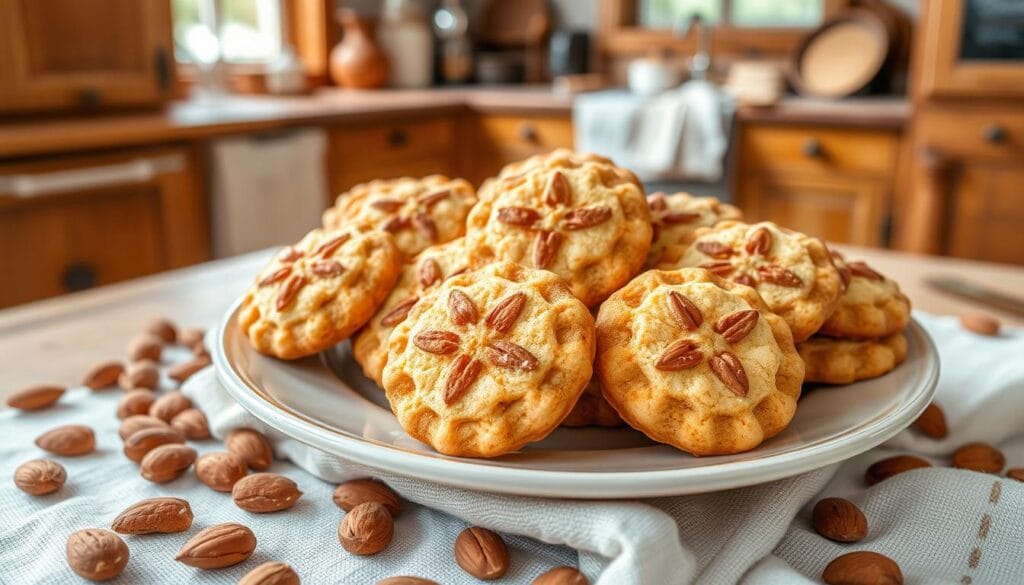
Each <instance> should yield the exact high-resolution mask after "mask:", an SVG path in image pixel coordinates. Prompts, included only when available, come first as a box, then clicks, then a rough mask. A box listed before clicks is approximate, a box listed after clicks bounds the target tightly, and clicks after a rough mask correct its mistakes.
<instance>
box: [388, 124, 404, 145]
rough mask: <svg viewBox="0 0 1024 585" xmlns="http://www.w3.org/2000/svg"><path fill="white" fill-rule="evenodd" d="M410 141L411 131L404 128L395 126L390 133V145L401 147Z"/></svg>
mask: <svg viewBox="0 0 1024 585" xmlns="http://www.w3.org/2000/svg"><path fill="white" fill-rule="evenodd" d="M408 143H409V133H408V132H406V131H405V130H403V129H402V128H395V129H394V130H392V131H391V132H389V133H388V146H390V147H391V148H401V147H403V146H405V145H406V144H408Z"/></svg>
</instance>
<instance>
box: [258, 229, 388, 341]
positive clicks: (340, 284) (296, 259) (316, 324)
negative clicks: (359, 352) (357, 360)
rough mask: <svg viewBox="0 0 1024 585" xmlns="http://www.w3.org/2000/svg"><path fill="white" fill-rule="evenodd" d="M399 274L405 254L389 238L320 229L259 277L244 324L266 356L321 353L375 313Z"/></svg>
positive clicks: (276, 259)
mask: <svg viewBox="0 0 1024 585" xmlns="http://www.w3.org/2000/svg"><path fill="white" fill-rule="evenodd" d="M400 268H401V253H400V252H399V251H398V248H396V247H395V243H394V241H393V240H392V238H391V236H390V235H388V234H386V233H383V232H359V231H355V230H334V231H329V230H321V229H315V230H313V231H311V232H309V233H308V234H306V236H305V237H304V238H302V241H300V242H299V243H298V244H296V245H295V246H289V247H287V248H285V249H284V250H282V251H281V252H279V253H278V254H277V255H276V256H275V257H274V259H273V260H272V261H271V262H270V264H269V265H268V266H267V267H266V268H264V269H263V271H261V272H260V274H259V275H258V276H257V277H256V282H255V283H254V284H253V285H252V287H250V289H249V291H248V292H247V293H246V294H245V297H243V299H242V305H241V307H240V308H239V311H238V324H239V326H240V327H241V328H242V331H243V332H244V333H245V335H246V336H247V337H248V338H249V341H250V342H251V343H252V345H253V347H254V348H256V350H257V351H259V352H260V353H265V354H268V355H272V356H276V357H279V358H282V359H295V358H299V357H303V356H307V355H312V354H315V353H319V352H321V351H324V350H325V349H327V348H329V347H331V346H333V345H335V344H336V343H338V342H340V341H342V340H344V339H346V338H348V336H350V335H351V334H352V333H353V332H354V331H355V330H356V329H358V328H359V327H361V326H362V325H363V323H365V322H366V321H367V319H369V318H370V317H371V316H372V315H373V313H374V311H376V310H377V307H378V305H380V303H381V302H382V301H383V300H384V297H385V296H387V293H388V292H389V291H390V290H391V287H392V286H393V285H394V284H395V281H396V280H397V279H398V273H399V270H400Z"/></svg>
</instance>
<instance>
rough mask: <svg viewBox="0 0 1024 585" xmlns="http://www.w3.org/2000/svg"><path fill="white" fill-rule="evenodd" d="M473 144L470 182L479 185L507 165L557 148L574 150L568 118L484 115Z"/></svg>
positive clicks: (468, 157) (570, 124) (478, 119)
mask: <svg viewBox="0 0 1024 585" xmlns="http://www.w3.org/2000/svg"><path fill="white" fill-rule="evenodd" d="M471 144H472V145H473V149H472V152H470V153H469V154H468V156H467V159H468V160H469V161H470V169H469V173H468V174H469V175H470V176H469V177H467V178H469V180H471V181H473V182H474V183H476V184H479V183H480V182H482V181H483V180H484V179H486V178H488V177H493V176H494V175H496V174H498V171H500V170H501V167H503V166H505V165H507V164H508V163H511V162H515V161H519V160H522V159H524V158H528V157H530V156H533V155H535V154H541V153H545V152H550V151H552V150H554V149H556V148H572V146H573V130H572V120H571V119H570V118H569V117H568V116H514V115H503V114H484V115H481V116H479V117H478V118H477V119H476V124H474V130H473V140H472V141H471Z"/></svg>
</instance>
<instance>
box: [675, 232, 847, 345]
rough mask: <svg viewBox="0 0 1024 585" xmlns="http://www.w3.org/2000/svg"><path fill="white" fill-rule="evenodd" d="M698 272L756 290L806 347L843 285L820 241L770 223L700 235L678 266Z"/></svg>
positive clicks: (796, 338)
mask: <svg viewBox="0 0 1024 585" xmlns="http://www.w3.org/2000/svg"><path fill="white" fill-rule="evenodd" d="M687 266H696V267H699V268H706V269H707V270H710V271H711V272H713V273H714V274H716V275H718V276H721V277H723V278H726V279H729V280H731V281H733V282H737V283H739V284H745V285H747V286H751V287H754V288H755V289H757V292H758V293H760V295H761V297H762V298H763V299H764V301H765V302H766V303H767V304H768V307H769V308H770V309H771V310H772V311H774V312H775V313H778V314H779V315H781V316H782V318H783V319H785V320H786V323H788V324H789V327H790V329H792V331H793V339H795V340H796V341H797V342H800V341H803V340H805V339H807V338H808V337H810V336H811V335H813V334H814V333H815V332H816V331H818V329H820V328H821V326H822V324H823V323H824V322H825V320H826V319H828V317H829V316H830V315H831V314H832V311H834V310H835V308H836V306H837V304H838V303H839V296H840V294H841V292H842V288H843V283H842V279H841V277H840V274H839V270H838V269H837V268H836V267H835V265H834V264H833V263H832V258H831V256H830V254H829V251H828V249H827V248H826V247H825V245H824V244H823V243H822V242H821V240H819V239H817V238H812V237H810V236H807V235H805V234H802V233H800V232H795V231H793V230H787V229H784V228H780V227H779V226H777V225H775V224H774V223H771V222H767V221H765V222H761V223H756V224H746V223H742V222H738V221H723V222H721V223H719V224H718V225H716V226H715V227H713V228H701V229H699V230H697V234H696V238H695V239H694V241H693V243H692V244H691V245H690V247H689V248H687V249H686V252H685V253H684V254H683V257H682V258H681V259H680V260H679V262H678V266H675V265H670V266H665V265H662V266H660V268H662V269H669V268H675V267H687Z"/></svg>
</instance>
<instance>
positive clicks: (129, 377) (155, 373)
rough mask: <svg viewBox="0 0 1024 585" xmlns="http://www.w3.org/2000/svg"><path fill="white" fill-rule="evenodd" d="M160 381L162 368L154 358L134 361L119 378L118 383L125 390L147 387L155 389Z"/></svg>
mask: <svg viewBox="0 0 1024 585" xmlns="http://www.w3.org/2000/svg"><path fill="white" fill-rule="evenodd" d="M159 383H160V370H158V369H157V367H156V362H154V361H153V360H139V361H137V362H132V363H131V364H129V365H128V367H127V368H125V370H124V372H121V375H120V376H118V378H117V385H118V386H120V387H121V388H123V389H125V390H134V389H136V388H145V389H147V390H155V389H156V387H157V386H158V385H159Z"/></svg>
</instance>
